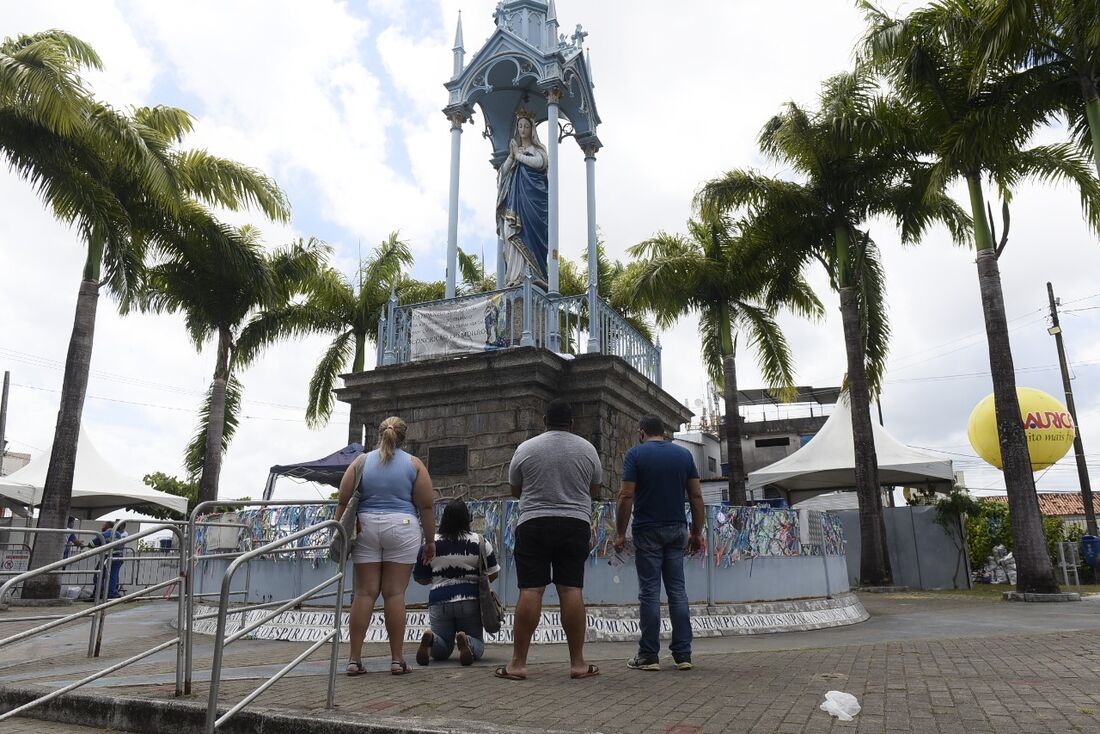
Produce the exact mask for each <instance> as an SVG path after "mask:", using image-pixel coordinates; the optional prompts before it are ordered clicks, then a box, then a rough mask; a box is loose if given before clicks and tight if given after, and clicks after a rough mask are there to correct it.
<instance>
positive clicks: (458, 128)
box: [445, 112, 463, 298]
mask: <svg viewBox="0 0 1100 734" xmlns="http://www.w3.org/2000/svg"><path fill="white" fill-rule="evenodd" d="M462 122H463V116H462V114H461V113H458V112H456V113H455V114H454V115H452V116H451V195H450V199H449V201H448V205H447V285H446V291H445V293H446V297H447V298H454V297H455V274H456V273H457V272H458V172H459V158H460V156H461V151H462Z"/></svg>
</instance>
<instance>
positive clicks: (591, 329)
mask: <svg viewBox="0 0 1100 734" xmlns="http://www.w3.org/2000/svg"><path fill="white" fill-rule="evenodd" d="M584 170H585V179H586V181H587V188H588V353H589V354H595V353H596V352H599V351H600V318H599V309H598V301H599V295H598V293H599V291H598V290H597V288H598V284H597V280H598V279H599V267H598V262H597V258H596V145H595V144H594V143H591V144H589V145H586V146H585V148H584Z"/></svg>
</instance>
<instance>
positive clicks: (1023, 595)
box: [1001, 591, 1081, 602]
mask: <svg viewBox="0 0 1100 734" xmlns="http://www.w3.org/2000/svg"><path fill="white" fill-rule="evenodd" d="M1001 598H1002V599H1004V600H1005V601H1046V602H1059V601H1081V595H1080V594H1078V593H1077V592H1076V591H1061V592H1058V593H1057V594H1036V593H1033V592H1028V591H1025V592H1020V591H1005V592H1002V593H1001Z"/></svg>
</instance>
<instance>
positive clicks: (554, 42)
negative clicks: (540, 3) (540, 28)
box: [545, 0, 558, 51]
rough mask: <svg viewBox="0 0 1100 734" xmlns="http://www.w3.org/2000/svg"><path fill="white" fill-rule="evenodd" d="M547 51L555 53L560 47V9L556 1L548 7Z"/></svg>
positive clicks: (551, 2)
mask: <svg viewBox="0 0 1100 734" xmlns="http://www.w3.org/2000/svg"><path fill="white" fill-rule="evenodd" d="M545 40H546V43H545V46H546V50H547V51H554V50H555V49H557V47H558V8H557V6H556V5H555V4H554V0H550V3H549V5H547V6H546V38H545Z"/></svg>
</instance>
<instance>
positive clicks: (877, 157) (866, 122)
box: [697, 71, 966, 586]
mask: <svg viewBox="0 0 1100 734" xmlns="http://www.w3.org/2000/svg"><path fill="white" fill-rule="evenodd" d="M820 105H821V106H820V110H818V111H817V112H811V111H807V110H805V109H803V108H801V107H799V106H798V105H796V104H794V103H789V104H788V105H786V108H785V110H784V111H783V112H782V113H780V114H779V115H776V116H775V117H773V118H772V119H771V120H770V121H769V122H768V123H767V124H766V125H765V126H764V129H763V131H762V132H761V133H760V147H761V149H762V150H763V151H764V153H765V154H766V155H768V156H769V157H770V158H772V159H773V160H775V161H776V162H778V163H780V164H782V165H784V166H787V167H789V168H790V169H792V170H793V171H794V172H795V173H797V174H799V175H801V176H802V177H803V179H804V181H805V182H804V183H796V182H792V181H788V180H784V179H779V178H772V177H769V176H765V175H763V174H760V173H758V172H755V171H751V170H734V171H730V172H728V173H726V174H725V175H723V176H722V177H720V178H717V179H714V180H712V181H710V182H708V183H707V184H705V185H704V186H703V189H702V191H701V192H700V194H699V196H698V197H697V201H698V204H699V206H700V209H701V210H702V212H703V213H704V215H711V216H713V215H716V214H719V213H722V212H726V211H730V210H744V211H747V212H748V213H749V219H750V222H749V225H748V227H747V228H746V232H745V236H747V237H750V238H752V239H754V240H757V241H759V242H760V243H763V244H764V245H765V246H771V247H778V248H783V249H785V250H786V251H787V257H789V258H791V259H792V260H793V261H796V262H798V263H799V265H798V267H801V265H804V264H808V263H810V262H812V261H816V262H819V263H821V264H822V265H823V266H824V267H825V270H826V273H827V274H828V276H829V278H830V281H831V284H832V286H833V288H834V289H836V290H837V291H839V294H840V314H841V322H842V325H843V328H844V346H845V354H846V358H847V367H848V370H847V372H848V374H847V388H848V389H847V394H848V399H849V400H850V403H851V409H852V439H853V444H854V459H855V479H856V492H857V495H858V498H859V507H860V534H861V538H862V543H861V548H862V551H861V552H862V557H861V563H860V569H861V570H860V575H861V582H862V583H863V584H864V585H870V586H880V585H888V584H889V583H890V582H891V571H890V562H889V556H888V555H887V552H886V532H885V524H884V521H883V514H882V494H881V489H880V486H879V480H878V459H877V456H876V453H875V444H874V434H873V432H872V423H871V413H870V398H871V394H872V393H877V392H878V390H879V387H880V385H881V379H882V372H883V369H884V365H885V359H886V351H887V344H888V340H889V327H888V324H887V319H886V314H885V304H884V294H885V282H884V277H883V273H882V269H881V264H880V262H879V257H878V250H877V247H876V245H875V243H874V241H873V240H872V239H871V237H870V236H869V234H868V233H867V232H866V231H865V230H861V229H860V226H861V225H862V224H863V223H864V221H865V220H866V219H868V218H869V217H871V216H873V215H883V216H888V217H892V218H894V219H895V220H896V221H897V222H898V224H899V226H900V229H901V235H902V239H903V241H905V242H913V241H916V240H918V239H919V238H920V236H921V235H922V234H923V232H924V231H925V229H926V228H927V227H928V226H929V225H930V224H931V223H932V222H933V221H936V220H941V221H945V222H947V223H948V224H949V225H951V226H952V227H953V228H954V230H955V231H956V232H961V227H962V226H963V225H964V223H965V219H966V217H965V214H963V213H962V212H961V211H960V210H959V209H958V207H956V206H955V205H954V204H953V203H952V202H951V201H950V200H949V199H947V198H946V197H943V196H927V197H925V196H924V194H925V187H924V186H923V185H919V184H920V182H922V181H923V180H924V179H926V178H927V176H928V170H927V166H922V165H921V164H920V163H919V162H918V161H916V160H914V159H913V156H912V155H911V152H910V149H909V147H908V146H907V145H906V141H905V140H904V139H903V138H898V137H890V138H883V136H882V135H880V134H879V133H880V131H881V130H882V129H883V127H884V122H883V121H886V123H888V125H887V126H886V129H890V130H904V129H905V127H904V120H905V119H906V113H905V110H904V109H903V108H901V107H900V106H899V105H896V104H892V103H890V102H889V101H888V100H884V99H881V98H880V97H879V96H878V94H877V92H876V87H875V85H874V83H873V80H871V79H869V78H868V77H867V76H866V75H865V74H863V73H861V72H858V71H857V72H851V73H845V74H840V75H837V76H835V77H833V78H831V79H829V80H827V81H826V82H825V84H824V86H823V89H822V93H821V97H820ZM960 236H961V235H960ZM768 243H770V245H768Z"/></svg>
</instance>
